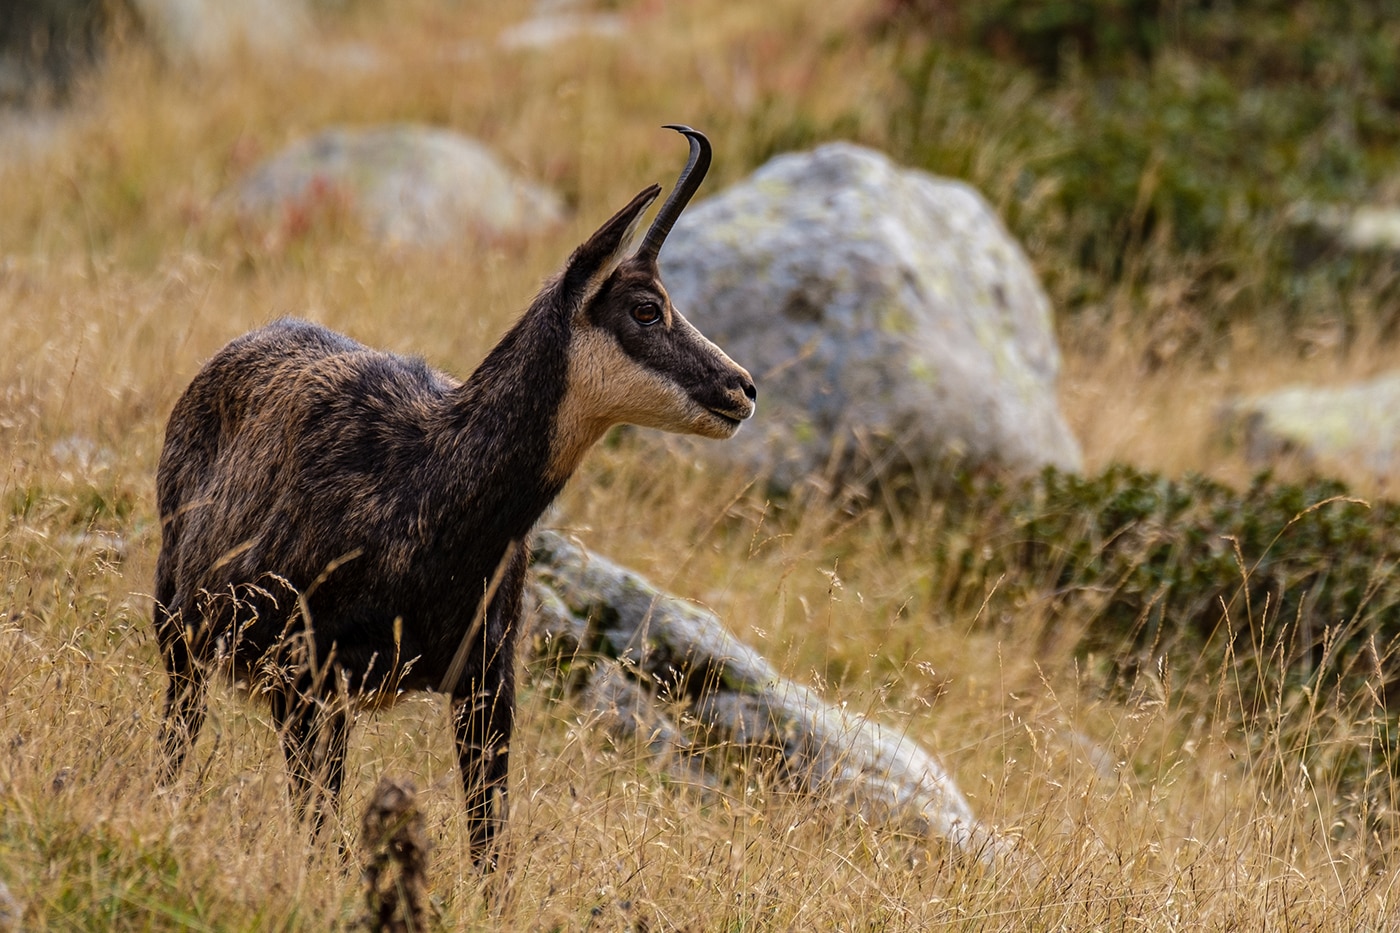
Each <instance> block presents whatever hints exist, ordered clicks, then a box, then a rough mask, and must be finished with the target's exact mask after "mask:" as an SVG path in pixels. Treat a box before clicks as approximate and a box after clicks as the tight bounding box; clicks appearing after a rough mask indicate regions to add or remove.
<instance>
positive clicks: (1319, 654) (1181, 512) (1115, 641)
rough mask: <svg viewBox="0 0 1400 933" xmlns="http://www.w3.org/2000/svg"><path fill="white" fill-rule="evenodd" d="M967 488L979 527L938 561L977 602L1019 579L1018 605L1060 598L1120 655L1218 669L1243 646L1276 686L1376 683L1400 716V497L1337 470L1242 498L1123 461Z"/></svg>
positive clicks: (1364, 687) (1088, 634)
mask: <svg viewBox="0 0 1400 933" xmlns="http://www.w3.org/2000/svg"><path fill="white" fill-rule="evenodd" d="M965 492H966V493H967V496H966V498H965V499H964V506H963V508H966V510H967V511H966V513H965V518H966V520H967V522H968V525H969V527H973V526H975V527H976V530H975V531H971V532H970V533H969V535H971V536H969V535H960V534H958V533H956V532H955V533H953V534H951V535H948V536H946V537H945V541H947V542H951V544H947V545H944V546H945V547H946V548H948V549H947V550H945V552H944V553H942V554H941V555H940V562H941V563H943V564H944V565H945V566H951V567H953V568H954V572H955V574H956V575H957V576H958V584H957V587H958V588H959V589H961V590H962V591H963V594H964V595H965V596H966V598H967V599H968V600H977V599H981V598H983V596H984V594H985V593H986V592H987V591H988V590H989V589H990V588H991V585H992V583H993V582H994V581H996V580H997V579H999V578H1002V577H1003V575H1005V578H1006V579H1008V580H1013V581H1020V582H1019V584H1016V585H1013V586H1012V587H1011V588H1010V589H1009V590H1007V591H1005V592H1003V593H1002V594H1001V595H1000V598H1001V599H1003V600H1008V601H1009V602H1008V605H1010V604H1012V603H1014V602H1015V601H1016V600H1017V598H1018V597H1022V596H1024V595H1025V593H1026V592H1027V591H1031V590H1035V591H1040V592H1046V591H1048V592H1051V593H1053V594H1054V600H1055V603H1056V609H1055V615H1056V616H1062V617H1064V618H1069V619H1075V620H1078V621H1079V622H1080V623H1087V624H1086V627H1085V628H1084V630H1083V635H1082V641H1081V643H1080V644H1081V650H1082V651H1083V652H1085V653H1097V654H1099V655H1100V656H1103V657H1107V658H1111V659H1114V661H1115V663H1117V664H1119V665H1122V664H1125V663H1126V664H1128V665H1130V666H1131V665H1132V664H1134V663H1136V662H1138V661H1141V660H1149V661H1153V660H1154V659H1155V658H1156V657H1158V656H1160V655H1162V654H1169V655H1172V656H1174V657H1176V658H1178V659H1181V658H1186V659H1190V666H1191V667H1192V668H1194V669H1197V670H1199V671H1202V672H1207V673H1208V672H1210V671H1214V670H1218V669H1219V667H1220V664H1221V663H1222V662H1223V661H1224V660H1225V659H1226V657H1227V652H1229V653H1232V654H1233V656H1234V657H1236V658H1250V659H1251V661H1250V663H1249V664H1248V665H1244V666H1241V668H1240V670H1241V671H1242V672H1245V671H1246V669H1248V670H1250V671H1253V672H1254V673H1253V674H1251V675H1250V676H1259V672H1260V671H1265V670H1267V671H1268V673H1267V675H1264V676H1265V679H1266V680H1269V681H1270V684H1269V688H1270V689H1274V688H1277V687H1279V686H1284V687H1309V688H1310V689H1312V688H1315V687H1316V686H1318V685H1325V686H1326V687H1327V688H1328V689H1335V690H1339V691H1342V692H1343V693H1346V694H1348V695H1350V696H1357V695H1359V694H1360V693H1362V692H1367V691H1374V692H1375V696H1376V697H1377V698H1379V700H1380V701H1381V702H1382V703H1383V704H1384V705H1385V707H1386V710H1387V712H1388V713H1392V714H1393V713H1400V709H1392V708H1391V704H1392V703H1400V692H1397V691H1398V690H1400V660H1397V657H1396V650H1397V647H1400V642H1397V638H1400V574H1397V573H1396V570H1397V566H1400V505H1397V504H1396V503H1392V502H1380V503H1376V504H1367V503H1364V502H1362V501H1360V500H1358V499H1355V498H1352V497H1350V496H1349V495H1348V493H1347V490H1346V488H1345V487H1344V486H1343V485H1342V484H1340V483H1338V482H1335V481H1331V480H1313V481H1310V482H1307V483H1304V484H1293V483H1275V482H1272V481H1271V480H1270V478H1269V477H1268V476H1267V475H1264V476H1260V477H1259V478H1258V479H1257V480H1256V481H1255V482H1254V483H1253V484H1252V485H1251V486H1250V487H1249V488H1248V489H1247V490H1244V491H1243V492H1238V491H1235V490H1232V489H1230V488H1229V487H1227V486H1223V485H1221V484H1219V483H1216V482H1213V481H1210V480H1207V479H1204V478H1201V477H1187V478H1185V479H1182V480H1170V479H1166V478H1164V477H1162V476H1159V475H1156V474H1153V473H1144V472H1141V471H1138V470H1135V469H1133V468H1131V467H1127V466H1122V465H1118V466H1113V467H1110V468H1109V469H1108V470H1106V471H1105V472H1103V473H1101V474H1099V475H1098V476H1092V477H1081V476H1075V475H1072V474H1067V473H1061V472H1057V471H1054V470H1049V471H1047V472H1045V473H1043V474H1042V475H1041V476H1040V477H1039V478H1037V479H1036V480H1035V481H1033V482H1027V483H1025V484H1020V485H1015V486H1011V487H1005V486H1001V485H999V484H996V483H987V482H976V483H971V484H969V485H968V487H967V488H966V489H965ZM960 514H962V513H961V512H960ZM977 523H982V524H981V525H978V524H977ZM959 524H960V520H959V519H954V521H953V525H954V526H955V527H956V526H958V525H959ZM1018 589H1019V592H1018ZM954 595H955V596H956V595H957V594H956V593H955V594H954ZM1178 666H1180V665H1178ZM1309 685H1311V687H1310V686H1309Z"/></svg>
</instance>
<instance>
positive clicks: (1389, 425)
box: [1224, 373, 1400, 478]
mask: <svg viewBox="0 0 1400 933" xmlns="http://www.w3.org/2000/svg"><path fill="white" fill-rule="evenodd" d="M1224 420H1225V422H1226V425H1227V427H1232V428H1234V429H1236V430H1237V431H1238V432H1239V435H1240V438H1241V441H1242V443H1243V446H1244V452H1245V456H1246V457H1247V458H1248V459H1249V460H1250V462H1252V463H1255V464H1267V463H1271V462H1273V461H1275V460H1277V459H1279V458H1281V457H1288V456H1293V457H1297V458H1299V459H1301V460H1302V462H1303V463H1305V464H1307V465H1308V466H1318V465H1322V464H1325V463H1327V462H1329V461H1330V462H1333V463H1345V464H1348V465H1350V466H1352V467H1361V468H1362V469H1364V470H1366V471H1368V472H1370V473H1371V474H1372V475H1374V476H1376V477H1378V478H1387V477H1394V476H1396V474H1397V473H1400V373H1392V374H1389V375H1386V376H1382V377H1380V378H1378V379H1374V380H1372V381H1370V382H1364V383H1358V384H1355V385H1350V386H1342V387H1339V388H1331V389H1326V388H1316V387H1309V386H1292V387H1289V388H1286V389H1281V390H1279V391H1277V392H1271V393H1268V394H1265V395H1257V396H1252V397H1249V398H1244V399H1240V400H1238V401H1235V402H1233V403H1232V404H1230V405H1229V406H1228V407H1227V408H1226V410H1225V412H1224Z"/></svg>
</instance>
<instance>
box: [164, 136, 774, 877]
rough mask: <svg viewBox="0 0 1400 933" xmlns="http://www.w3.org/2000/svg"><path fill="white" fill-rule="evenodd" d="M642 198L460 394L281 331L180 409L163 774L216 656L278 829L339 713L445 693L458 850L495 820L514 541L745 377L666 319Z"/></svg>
mask: <svg viewBox="0 0 1400 933" xmlns="http://www.w3.org/2000/svg"><path fill="white" fill-rule="evenodd" d="M683 131H684V132H686V133H687V135H688V136H690V138H691V141H692V152H691V162H690V164H689V165H687V167H686V171H685V172H683V173H682V176H681V180H680V181H679V182H678V183H677V188H676V191H675V192H673V193H672V196H671V198H670V199H668V201H667V203H666V205H665V206H663V207H662V210H661V212H660V213H659V214H658V216H657V220H656V222H655V223H654V224H653V233H652V234H651V235H649V237H648V240H647V244H652V245H653V246H654V247H655V248H648V246H647V245H646V244H644V246H643V248H642V249H641V250H639V252H638V253H637V254H636V255H634V256H632V257H630V258H625V256H626V250H627V247H628V245H629V243H630V242H631V239H632V235H633V231H634V230H635V229H636V226H637V224H638V223H639V221H640V219H641V217H642V214H643V213H644V212H645V211H646V209H647V207H648V206H649V205H650V204H651V203H652V201H653V200H655V198H656V196H657V194H658V193H659V188H657V187H656V186H652V187H651V188H648V189H646V190H645V191H643V192H641V193H640V194H639V195H638V196H637V197H636V198H634V199H633V201H632V203H630V204H628V205H627V206H626V207H625V208H623V209H622V210H621V211H619V212H618V213H617V214H616V215H615V216H613V217H612V219H610V220H609V221H608V222H607V223H605V224H604V225H603V226H602V227H601V228H599V230H598V231H597V232H595V233H594V234H593V235H592V236H591V237H589V239H588V240H587V241H586V242H585V243H584V244H583V245H581V246H580V247H579V248H578V249H577V250H575V251H574V253H573V255H572V256H571V257H570V259H569V262H568V263H567V265H566V266H565V268H564V270H563V272H562V273H561V274H560V275H559V276H558V277H557V278H556V279H555V280H554V281H553V282H551V283H549V284H548V285H546V286H545V287H544V289H543V290H542V291H541V292H540V294H539V295H538V296H537V297H536V298H535V300H534V302H533V303H532V304H531V305H530V308H529V309H528V310H527V311H526V312H525V313H524V315H523V316H522V317H521V318H520V320H519V321H518V322H517V323H516V325H515V326H514V327H513V328H512V329H511V330H510V331H509V332H508V333H507V334H506V335H505V336H504V337H503V338H502V339H501V341H500V343H499V344H497V346H496V347H495V348H494V349H493V350H492V351H491V353H490V354H489V355H488V356H487V357H486V359H485V361H483V362H482V364H481V365H480V367H478V368H477V370H476V371H475V372H474V373H473V374H472V375H471V377H470V378H469V379H467V380H466V381H465V382H460V381H458V380H456V379H454V378H452V377H450V376H447V375H444V374H443V373H440V372H436V371H434V370H432V369H430V368H429V367H428V366H427V365H426V364H425V363H423V362H422V361H421V360H417V359H408V358H404V357H400V356H395V355H392V354H388V353H382V352H379V351H376V350H370V349H367V348H365V347H363V346H361V345H360V344H358V343H355V342H354V341H352V340H350V339H349V338H346V337H343V336H340V335H339V334H335V333H332V332H330V331H328V330H326V329H325V328H322V327H319V326H317V325H314V324H308V323H305V322H302V321H294V320H282V321H278V322H276V323H273V324H270V325H268V326H267V327H264V328H262V329H260V330H256V331H254V332H252V333H250V334H248V335H246V336H244V337H241V338H239V339H237V340H235V341H233V342H232V343H230V344H229V345H228V346H227V347H225V348H224V349H223V350H222V351H220V352H219V353H218V354H217V355H216V356H215V357H214V358H213V359H211V360H210V361H209V362H208V364H206V365H205V367H204V369H203V370H202V371H201V372H200V373H199V374H198V375H197V376H196V377H195V379H194V381H193V382H191V384H190V386H189V388H188V389H186V391H185V393H184V395H183V396H182V397H181V398H180V400H179V401H178V402H177V403H176V405H175V409H174V411H173V412H172V413H171V415H170V422H169V425H168V427H167V429H166V438H165V446H164V449H163V450H162V453H161V460H160V468H159V475H158V493H159V505H160V514H161V522H162V536H163V537H162V543H161V551H160V556H159V558H158V560H157V565H156V590H155V595H156V605H155V625H156V632H157V634H158V636H159V639H160V645H161V650H162V654H163V656H164V659H165V663H166V666H167V669H168V670H169V673H170V684H169V690H168V693H167V704H166V718H165V723H164V727H163V730H162V742H163V746H164V748H165V751H166V754H167V764H168V770H169V773H170V774H173V773H174V772H175V771H176V769H178V768H179V766H180V764H181V762H182V761H183V759H184V757H185V755H186V754H187V752H188V750H189V747H190V744H191V743H192V742H193V740H194V739H195V738H196V736H197V735H198V733H199V730H200V725H201V723H202V721H203V715H204V683H205V676H206V669H207V668H208V667H210V666H211V665H214V664H215V663H216V662H219V661H223V662H225V663H228V664H231V665H232V667H233V668H234V669H235V670H237V671H239V672H241V674H242V675H243V676H245V677H247V678H248V680H249V682H250V683H251V684H253V685H255V688H256V689H257V690H258V691H259V692H262V693H265V694H266V695H267V697H268V699H269V700H270V702H271V704H272V712H273V718H274V720H275V722H276V724H277V727H278V729H279V732H280V733H281V738H282V744H283V750H284V752H285V753H286V757H287V762H288V766H289V771H290V773H291V775H292V779H293V792H294V794H293V796H294V800H295V801H296V804H297V806H298V809H299V811H301V812H305V810H306V808H307V807H308V805H310V804H312V803H313V802H314V804H315V806H314V808H313V812H314V813H315V814H316V817H317V820H318V821H319V820H320V818H321V814H322V811H323V808H324V807H325V806H333V805H334V801H335V799H336V797H337V795H338V793H339V789H340V784H341V781H342V777H343V772H344V758H345V747H346V732H347V729H348V722H349V719H348V716H349V705H350V704H351V703H355V702H358V703H374V702H379V701H383V700H384V699H386V698H392V696H393V695H394V694H395V693H397V692H398V691H400V690H405V689H424V690H442V691H445V692H447V693H449V694H450V696H451V698H452V705H453V721H454V723H455V732H456V739H457V745H458V751H459V759H460V766H461V773H462V780H463V785H464V787H465V790H466V799H467V808H468V812H469V821H470V826H471V836H472V845H473V855H474V857H476V858H478V859H479V860H480V859H488V860H489V858H490V856H489V854H488V848H489V846H488V844H489V843H490V841H491V839H492V837H493V835H494V833H495V831H496V828H497V826H498V824H499V823H500V821H501V820H502V819H503V818H504V813H505V810H504V795H505V789H506V771H507V768H506V763H507V756H508V752H509V742H510V736H511V729H512V725H513V717H514V685H515V682H514V655H515V649H514V645H515V638H516V635H517V631H518V628H519V625H518V622H519V617H520V603H521V591H522V588H523V586H524V577H525V568H526V563H527V558H526V553H525V548H524V544H523V542H524V541H525V539H526V537H527V535H528V534H529V531H530V529H531V527H532V526H533V525H534V524H535V522H536V520H537V519H538V518H539V516H540V515H541V514H542V513H543V511H544V510H545V508H546V507H547V506H548V505H549V503H550V502H551V501H552V500H553V499H554V497H555V496H556V495H557V494H558V492H559V490H560V489H561V488H562V487H563V485H564V483H565V482H566V481H567V480H568V478H569V476H570V474H572V473H573V471H574V469H575V468H576V467H577V466H578V464H579V461H580V460H581V458H582V457H583V455H584V453H585V452H586V451H587V449H588V448H589V447H590V446H591V445H592V444H593V443H594V442H595V441H596V440H597V439H598V438H599V437H601V436H602V434H603V432H604V431H606V430H607V428H608V427H610V426H611V425H613V424H617V423H621V422H629V423H634V424H641V425H647V426H654V427H659V428H662V429H665V430H671V431H684V432H690V433H697V434H702V435H706V436H709V437H728V436H730V435H732V434H733V433H734V432H735V431H736V430H738V427H739V423H740V422H741V421H742V420H743V419H745V418H748V417H749V416H750V415H751V414H752V413H753V410H754V405H753V400H754V397H755V392H754V387H753V382H752V380H751V379H750V378H749V374H748V373H747V372H745V371H744V370H743V369H742V368H741V367H739V366H737V365H736V364H735V363H734V362H733V361H732V360H730V359H729V358H728V357H727V356H725V355H724V353H723V352H722V351H720V350H719V349H718V348H717V347H715V346H714V345H713V344H712V343H710V342H709V341H708V340H706V339H705V338H704V337H703V336H701V335H700V333H699V332H698V331H696V330H695V328H693V327H691V326H690V325H689V324H688V323H687V322H686V321H685V319H684V318H683V317H681V315H680V314H679V313H677V312H676V311H675V309H674V308H673V307H671V304H670V300H669V298H668V297H667V295H666V292H665V289H664V288H663V287H662V286H661V283H660V281H659V278H658V272H657V265H656V249H657V248H659V242H657V240H656V237H655V236H654V234H655V231H656V229H657V228H658V227H660V226H663V225H664V227H665V229H669V226H670V223H671V222H672V221H674V219H675V215H676V214H678V213H679V212H680V210H681V209H683V208H684V206H685V201H686V200H688V198H689V196H690V194H691V193H693V192H694V189H695V186H696V185H697V184H698V176H699V175H702V174H703V171H704V166H703V165H700V166H699V167H698V171H696V169H697V163H700V162H704V163H706V164H707V162H708V145H707V144H706V143H705V141H704V137H702V136H700V135H699V134H698V133H695V132H694V131H693V130H686V129H684V128H683Z"/></svg>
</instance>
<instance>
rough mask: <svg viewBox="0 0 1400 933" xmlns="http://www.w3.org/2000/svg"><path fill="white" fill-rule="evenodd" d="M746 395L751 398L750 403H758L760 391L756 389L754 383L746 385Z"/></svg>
mask: <svg viewBox="0 0 1400 933" xmlns="http://www.w3.org/2000/svg"><path fill="white" fill-rule="evenodd" d="M744 394H745V395H747V396H748V397H749V401H750V402H756V401H758V389H756V388H754V384H753V383H752V382H746V383H744Z"/></svg>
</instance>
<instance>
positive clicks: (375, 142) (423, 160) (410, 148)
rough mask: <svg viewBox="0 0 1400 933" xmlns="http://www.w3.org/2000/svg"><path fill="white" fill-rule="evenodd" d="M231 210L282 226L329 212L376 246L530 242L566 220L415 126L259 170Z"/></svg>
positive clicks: (313, 149)
mask: <svg viewBox="0 0 1400 933" xmlns="http://www.w3.org/2000/svg"><path fill="white" fill-rule="evenodd" d="M234 200H235V202H236V204H237V207H238V210H239V211H240V213H242V214H244V215H245V216H254V217H264V218H266V217H271V219H273V220H274V221H277V222H282V223H285V222H287V221H288V218H292V217H297V216H303V215H306V214H308V213H314V212H315V211H316V210H318V209H320V208H322V207H324V205H325V204H326V203H328V202H329V203H331V204H333V205H336V206H337V207H339V208H343V209H345V210H347V211H348V212H349V213H350V214H351V215H353V216H354V217H355V218H356V219H357V220H358V221H359V222H360V223H361V224H363V226H364V227H365V228H366V229H367V230H368V231H369V232H370V233H371V234H372V235H373V236H374V237H376V238H377V239H379V240H381V241H383V242H385V243H389V244H393V245H411V246H439V245H443V244H446V243H450V242H452V241H453V240H455V239H457V238H459V237H461V236H462V235H464V234H467V233H485V234H493V235H507V234H519V233H529V232H531V231H534V230H538V229H540V228H542V227H546V226H548V225H550V224H553V223H556V222H558V221H559V219H560V218H561V217H562V216H563V207H562V203H561V201H560V199H559V197H558V196H557V195H555V194H554V193H553V192H552V191H549V190H547V189H545V188H542V187H540V186H539V185H536V184H533V183H531V182H528V181H525V180H523V179H521V178H518V177H517V176H515V175H514V174H512V173H511V172H510V171H509V170H507V169H506V168H505V166H503V165H502V164H501V163H500V161H499V160H498V159H497V158H496V157H495V156H494V155H493V154H492V153H491V152H490V150H488V149H487V148H486V147H485V146H483V145H482V144H481V143H479V142H476V141H475V140H473V139H469V138H467V137H465V136H462V135H459V134H457V133H454V132H451V131H449V130H442V129H434V128H430V127H423V126H411V125H396V126H384V127H368V128H363V129H331V130H326V131H325V132H322V133H320V134H318V135H316V136H314V137H312V138H310V139H306V140H302V141H301V142H298V143H295V144H293V145H292V146H291V147H289V148H288V149H286V150H285V151H283V152H282V153H281V154H279V155H277V156H274V157H273V158H272V159H269V160H268V161H266V162H264V163H263V164H262V165H260V166H259V167H257V168H256V169H254V170H253V172H252V173H251V174H249V176H248V177H247V178H246V179H244V180H243V181H242V182H241V183H240V184H239V185H238V188H237V190H236V191H235V192H234Z"/></svg>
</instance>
